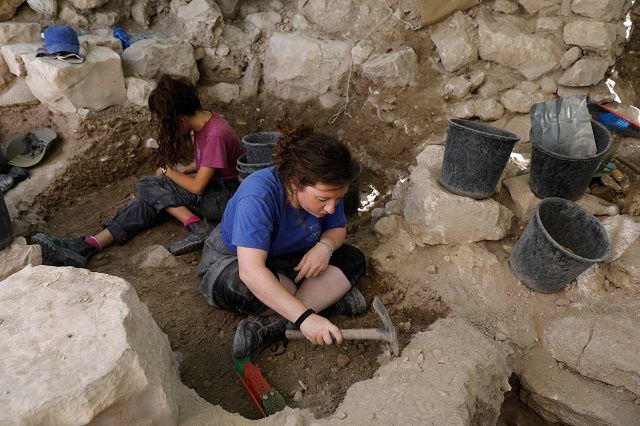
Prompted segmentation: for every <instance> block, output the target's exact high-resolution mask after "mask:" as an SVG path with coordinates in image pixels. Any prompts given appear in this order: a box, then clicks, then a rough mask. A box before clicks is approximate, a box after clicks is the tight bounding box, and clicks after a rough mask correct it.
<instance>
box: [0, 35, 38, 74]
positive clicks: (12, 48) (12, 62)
mask: <svg viewBox="0 0 640 426" xmlns="http://www.w3.org/2000/svg"><path fill="white" fill-rule="evenodd" d="M40 46H42V43H16V44H6V45H4V46H2V47H0V55H2V57H3V58H4V61H5V62H6V63H7V66H8V67H9V71H11V74H13V75H15V76H17V77H24V76H25V75H26V73H27V71H26V69H25V68H24V61H23V60H22V55H24V54H27V53H33V54H35V53H36V51H37V50H38V47H40Z"/></svg>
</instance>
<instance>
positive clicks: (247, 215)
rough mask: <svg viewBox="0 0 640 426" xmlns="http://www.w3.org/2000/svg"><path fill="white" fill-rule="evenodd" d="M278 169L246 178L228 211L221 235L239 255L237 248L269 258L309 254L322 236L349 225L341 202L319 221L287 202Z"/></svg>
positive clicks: (227, 208)
mask: <svg viewBox="0 0 640 426" xmlns="http://www.w3.org/2000/svg"><path fill="white" fill-rule="evenodd" d="M274 169H275V167H269V168H266V169H262V170H258V171H257V172H254V173H252V174H250V175H249V176H247V178H246V179H245V180H243V181H242V184H241V185H240V187H239V188H238V190H237V191H236V193H235V195H234V196H233V197H232V198H231V200H229V203H228V204H227V207H226V208H225V211H224V215H223V216H222V222H221V223H220V233H221V235H222V239H223V241H224V242H225V244H226V245H227V247H229V249H231V250H233V251H234V252H236V253H237V247H238V246H240V247H248V248H256V249H261V250H265V251H267V253H268V254H267V256H268V257H270V258H277V257H292V256H296V255H299V254H303V253H306V252H307V251H309V249H311V247H313V246H314V245H315V244H316V242H318V241H319V240H320V236H321V235H322V233H323V232H324V231H325V230H327V229H331V228H342V227H344V226H345V225H346V224H347V218H346V217H345V215H344V206H343V202H342V200H341V201H340V202H339V203H338V205H337V206H336V209H335V211H334V212H333V214H328V215H325V216H323V217H322V218H317V217H315V216H313V215H312V214H310V213H307V212H306V211H304V210H303V211H299V210H296V209H295V208H294V207H293V206H292V205H291V203H290V202H288V201H286V202H285V191H284V188H283V187H282V183H281V181H280V177H279V176H278V175H277V173H276V172H275V170H274Z"/></svg>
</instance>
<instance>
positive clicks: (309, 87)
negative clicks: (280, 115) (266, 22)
mask: <svg viewBox="0 0 640 426" xmlns="http://www.w3.org/2000/svg"><path fill="white" fill-rule="evenodd" d="M351 47H352V46H351V45H349V44H348V43H345V42H343V41H334V40H320V39H314V38H311V37H308V36H302V35H300V34H285V33H274V34H273V36H271V38H270V39H269V41H268V42H267V48H266V51H265V59H264V70H263V72H264V83H265V87H266V89H267V91H268V92H271V93H273V94H274V95H276V96H278V97H280V98H282V99H286V100H292V101H295V102H305V101H307V100H310V99H314V98H317V97H318V96H320V95H322V94H324V93H327V92H328V91H329V90H332V91H340V89H342V84H343V83H344V82H346V78H347V75H348V74H349V64H350V63H351Z"/></svg>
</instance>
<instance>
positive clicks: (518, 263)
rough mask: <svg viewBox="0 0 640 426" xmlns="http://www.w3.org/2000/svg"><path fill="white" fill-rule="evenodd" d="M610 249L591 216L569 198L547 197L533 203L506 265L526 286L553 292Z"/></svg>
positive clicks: (606, 238)
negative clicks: (531, 212) (531, 213)
mask: <svg viewBox="0 0 640 426" xmlns="http://www.w3.org/2000/svg"><path fill="white" fill-rule="evenodd" d="M610 252H611V240H610V239H609V234H607V231H606V230H605V229H604V227H603V226H602V224H600V221H599V220H598V219H596V217H595V216H593V215H592V214H591V213H589V212H587V211H586V210H584V209H582V208H581V207H579V206H578V205H577V204H574V203H572V202H571V201H567V200H565V199H562V198H556V197H551V198H545V199H544V200H542V201H541V202H540V203H538V205H537V206H536V212H535V215H534V216H533V217H532V218H531V220H530V221H529V224H528V225H527V227H526V228H525V230H524V232H523V233H522V235H521V236H520V239H519V240H518V242H517V243H516V245H515V246H514V247H513V250H512V251H511V256H510V257H509V264H510V265H511V269H512V270H513V272H514V273H515V274H516V275H517V276H518V278H519V279H520V281H522V282H523V283H524V284H525V285H526V286H527V287H529V288H532V289H533V290H536V291H539V292H542V293H553V292H555V291H558V290H561V289H562V288H563V287H564V286H565V285H567V284H569V283H571V281H573V280H574V279H575V278H577V277H578V275H580V274H581V273H583V272H584V271H586V270H587V269H588V268H589V267H590V266H591V265H593V264H594V263H598V262H601V261H603V260H604V259H606V258H607V257H608V256H609V253H610Z"/></svg>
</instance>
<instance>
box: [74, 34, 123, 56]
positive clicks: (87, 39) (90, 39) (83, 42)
mask: <svg viewBox="0 0 640 426" xmlns="http://www.w3.org/2000/svg"><path fill="white" fill-rule="evenodd" d="M78 41H79V42H80V47H82V48H84V49H85V50H86V49H87V48H88V47H89V46H104V47H108V48H109V49H111V50H113V51H114V52H116V53H117V54H119V55H120V54H122V42H121V41H120V39H118V38H115V37H114V36H113V35H112V34H111V33H109V34H106V35H98V34H87V35H82V36H79V37H78Z"/></svg>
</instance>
